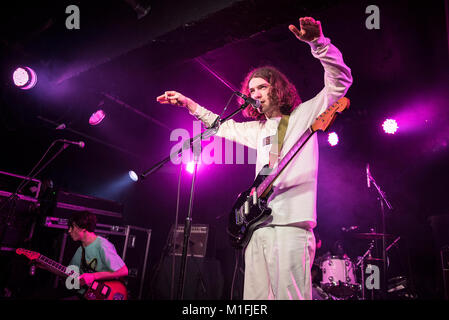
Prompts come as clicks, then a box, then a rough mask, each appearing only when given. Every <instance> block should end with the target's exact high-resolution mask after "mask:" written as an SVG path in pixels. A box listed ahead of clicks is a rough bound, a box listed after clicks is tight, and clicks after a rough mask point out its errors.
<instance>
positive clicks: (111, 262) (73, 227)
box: [68, 211, 128, 294]
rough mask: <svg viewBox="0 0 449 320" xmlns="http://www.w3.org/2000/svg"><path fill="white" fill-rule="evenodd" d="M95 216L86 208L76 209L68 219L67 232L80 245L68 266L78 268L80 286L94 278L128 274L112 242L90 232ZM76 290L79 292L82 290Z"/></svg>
mask: <svg viewBox="0 0 449 320" xmlns="http://www.w3.org/2000/svg"><path fill="white" fill-rule="evenodd" d="M96 224H97V219H96V216H95V215H94V214H92V213H90V212H89V211H76V212H74V213H72V215H71V217H70V218H69V224H68V225H69V230H68V232H69V234H70V237H71V238H72V239H73V240H74V241H80V243H81V246H80V247H79V248H78V249H77V251H76V252H75V255H74V256H73V258H72V260H71V261H70V265H73V266H76V267H78V268H79V271H80V277H79V281H80V285H81V286H83V285H86V286H90V285H91V284H92V283H93V282H94V281H95V280H113V279H120V278H123V277H126V276H128V268H127V267H126V265H125V262H123V260H122V259H121V258H120V256H119V255H118V254H117V251H116V250H115V247H114V245H113V244H112V243H111V242H109V241H108V240H107V239H105V238H103V237H101V236H98V235H96V234H95V233H94V230H95V227H96ZM83 291H84V290H83V289H81V290H80V292H79V293H80V294H82V293H83Z"/></svg>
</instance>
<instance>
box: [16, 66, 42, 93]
mask: <svg viewBox="0 0 449 320" xmlns="http://www.w3.org/2000/svg"><path fill="white" fill-rule="evenodd" d="M12 79H13V81H14V84H15V85H16V86H17V87H19V88H20V89H22V90H28V89H31V88H33V87H34V86H35V85H36V83H37V75H36V72H34V70H33V69H31V68H29V67H23V68H22V67H19V68H17V69H16V70H15V71H14V73H13V74H12Z"/></svg>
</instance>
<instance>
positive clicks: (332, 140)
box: [327, 132, 338, 147]
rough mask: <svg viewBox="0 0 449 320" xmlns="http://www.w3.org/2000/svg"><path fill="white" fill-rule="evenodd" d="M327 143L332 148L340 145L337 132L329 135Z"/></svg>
mask: <svg viewBox="0 0 449 320" xmlns="http://www.w3.org/2000/svg"><path fill="white" fill-rule="evenodd" d="M327 141H328V142H329V144H330V145H331V146H332V147H334V146H336V145H337V144H338V134H336V133H335V132H331V133H329V135H328V137H327Z"/></svg>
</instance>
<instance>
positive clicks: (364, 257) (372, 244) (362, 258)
mask: <svg viewBox="0 0 449 320" xmlns="http://www.w3.org/2000/svg"><path fill="white" fill-rule="evenodd" d="M374 241H375V240H371V243H370V245H369V248H368V250H366V252H365V253H364V254H363V256H361V257H359V259H358V260H359V261H358V262H357V264H356V267H357V266H359V265H360V273H361V279H362V281H361V282H362V283H361V286H362V300H365V263H364V261H365V259H366V257H367V256H368V257H369V258H371V257H372V255H371V251H372V250H373V249H374Z"/></svg>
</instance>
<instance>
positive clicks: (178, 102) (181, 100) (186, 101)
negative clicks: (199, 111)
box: [156, 91, 197, 113]
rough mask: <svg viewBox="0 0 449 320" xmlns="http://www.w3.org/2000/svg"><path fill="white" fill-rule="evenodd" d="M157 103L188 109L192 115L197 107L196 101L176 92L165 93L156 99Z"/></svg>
mask: <svg viewBox="0 0 449 320" xmlns="http://www.w3.org/2000/svg"><path fill="white" fill-rule="evenodd" d="M156 101H157V102H159V103H162V104H172V105H175V106H178V107H186V108H187V109H189V111H190V112H191V113H194V112H195V110H196V106H197V103H196V102H195V101H193V100H192V99H190V98H188V97H186V96H184V95H183V94H182V93H179V92H176V91H165V93H164V94H162V95H160V96H159V97H157V98H156Z"/></svg>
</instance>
